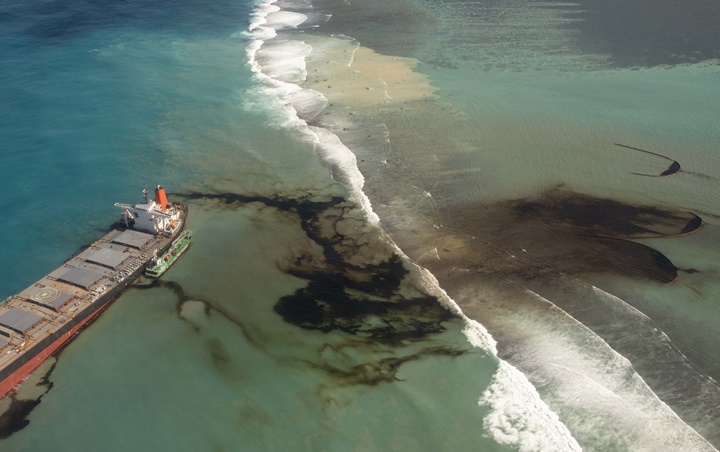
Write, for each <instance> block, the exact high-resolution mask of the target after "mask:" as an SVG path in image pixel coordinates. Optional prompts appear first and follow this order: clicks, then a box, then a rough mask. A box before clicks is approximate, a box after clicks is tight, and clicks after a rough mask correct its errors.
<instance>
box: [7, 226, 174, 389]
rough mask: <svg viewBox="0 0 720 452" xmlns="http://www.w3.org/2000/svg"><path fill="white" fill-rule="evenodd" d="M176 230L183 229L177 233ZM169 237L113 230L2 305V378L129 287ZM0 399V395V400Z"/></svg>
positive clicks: (168, 242)
mask: <svg viewBox="0 0 720 452" xmlns="http://www.w3.org/2000/svg"><path fill="white" fill-rule="evenodd" d="M178 229H182V227H179V228H178ZM176 235H177V234H173V236H172V237H166V236H163V235H157V236H155V235H151V234H147V233H143V232H139V231H134V230H130V229H127V230H122V229H114V230H112V231H110V232H109V233H107V234H106V235H105V236H104V237H102V238H101V239H100V240H98V241H96V242H95V243H93V244H92V245H90V246H89V247H87V248H86V249H84V250H83V251H81V252H80V253H78V254H77V255H76V256H74V257H72V258H71V259H69V260H68V261H66V262H65V263H64V264H63V265H61V266H60V267H58V268H57V269H55V270H54V271H52V272H51V273H50V274H48V275H47V276H45V277H43V278H42V279H40V280H39V281H37V282H36V283H34V284H33V285H31V286H30V287H28V288H26V289H25V290H23V291H22V292H20V293H18V294H17V295H14V296H12V297H9V298H7V299H6V300H5V302H3V303H0V372H2V371H3V370H5V369H6V368H8V366H11V365H12V364H13V362H15V361H18V360H21V358H22V356H23V355H25V354H31V355H35V354H37V353H38V352H39V350H34V347H35V346H37V345H38V344H39V343H40V342H42V340H43V339H45V338H47V337H48V336H50V335H52V334H54V333H55V332H56V330H59V329H60V328H62V327H63V326H64V325H66V324H68V323H70V322H72V321H73V319H74V318H75V317H76V316H78V315H81V314H83V313H85V314H89V312H84V311H85V310H91V309H93V310H96V309H97V304H96V305H95V306H93V303H94V302H96V301H97V300H99V299H100V298H101V297H103V295H105V294H107V293H108V292H112V291H113V289H116V288H117V286H119V285H127V284H128V283H129V281H127V280H128V279H129V278H131V277H132V276H133V274H135V275H137V272H136V270H138V268H140V267H144V266H145V265H146V264H147V263H148V261H149V260H150V259H151V258H152V257H153V254H154V253H155V252H159V250H161V249H163V248H164V247H167V246H168V245H169V244H170V242H171V241H172V240H174V238H175V237H176ZM108 301H109V300H108ZM0 396H1V395H0Z"/></svg>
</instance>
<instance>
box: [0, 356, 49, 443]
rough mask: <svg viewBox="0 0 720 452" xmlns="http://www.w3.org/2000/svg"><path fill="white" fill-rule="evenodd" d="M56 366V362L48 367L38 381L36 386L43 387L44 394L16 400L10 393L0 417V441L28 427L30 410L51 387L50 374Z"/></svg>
mask: <svg viewBox="0 0 720 452" xmlns="http://www.w3.org/2000/svg"><path fill="white" fill-rule="evenodd" d="M56 365H57V361H56V362H55V363H53V365H52V366H50V368H49V369H48V371H47V372H46V373H45V375H43V377H42V378H41V379H40V382H39V384H38V386H45V387H46V389H45V392H43V393H42V394H40V396H39V397H38V398H37V399H31V400H25V399H18V398H17V393H12V394H11V395H9V396H8V397H10V399H11V402H10V407H8V409H7V410H6V411H5V412H4V413H3V414H2V415H0V439H5V438H8V437H10V436H11V435H12V434H13V433H16V432H19V431H20V430H22V429H24V428H25V427H27V426H28V425H30V421H29V420H28V416H29V415H30V413H31V412H32V410H33V409H35V407H36V406H38V405H39V404H40V402H41V401H42V398H43V396H44V395H45V394H47V393H48V392H49V391H50V390H51V389H52V387H53V382H52V381H50V375H51V374H52V372H53V370H55V366H56Z"/></svg>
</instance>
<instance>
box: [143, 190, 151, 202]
mask: <svg viewBox="0 0 720 452" xmlns="http://www.w3.org/2000/svg"><path fill="white" fill-rule="evenodd" d="M142 194H143V197H144V198H145V204H149V203H150V201H148V191H147V187H145V188H143V191H142Z"/></svg>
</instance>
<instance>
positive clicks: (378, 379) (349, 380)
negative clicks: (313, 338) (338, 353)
mask: <svg viewBox="0 0 720 452" xmlns="http://www.w3.org/2000/svg"><path fill="white" fill-rule="evenodd" d="M466 353H467V352H466V351H464V350H457V349H453V348H449V347H429V348H427V349H425V350H423V352H421V353H414V354H411V355H408V356H403V357H392V358H383V359H380V360H378V361H377V362H374V363H362V364H358V365H356V366H353V367H351V368H349V369H339V368H337V367H333V366H329V365H322V366H317V365H315V366H314V367H316V368H319V369H321V370H323V371H325V372H327V373H328V374H330V375H332V376H333V377H335V378H336V379H337V380H339V381H340V382H341V384H342V385H346V386H351V385H366V386H375V385H378V384H380V383H392V382H393V381H402V380H401V379H399V378H397V376H396V375H397V372H398V370H399V369H400V366H402V365H403V364H405V363H407V362H410V361H417V360H419V359H422V358H424V357H427V356H448V357H451V358H455V357H458V356H462V355H464V354H466Z"/></svg>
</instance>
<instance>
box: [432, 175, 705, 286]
mask: <svg viewBox="0 0 720 452" xmlns="http://www.w3.org/2000/svg"><path fill="white" fill-rule="evenodd" d="M459 212H462V216H453V211H448V214H449V215H448V217H447V218H445V219H444V223H445V226H446V229H445V231H446V232H443V236H442V237H441V238H440V239H439V240H438V244H437V247H438V249H439V250H443V251H442V252H439V253H438V255H439V257H440V260H441V261H442V262H445V263H447V264H448V265H450V266H452V267H455V268H464V269H469V270H474V271H476V272H478V273H481V274H484V275H488V276H491V275H496V276H500V277H510V276H512V277H520V278H522V279H525V280H530V279H538V278H552V277H553V275H557V274H558V273H564V274H570V275H576V276H578V275H582V274H591V273H592V274H600V273H612V274H620V275H624V276H628V277H634V278H643V279H649V280H652V281H657V282H659V283H662V284H668V283H671V282H673V281H674V280H675V279H676V278H677V268H676V267H675V266H674V265H673V263H672V262H671V261H670V260H669V259H668V258H667V257H666V256H664V255H663V254H662V253H661V252H659V251H658V250H655V249H653V248H651V247H649V246H647V245H644V244H641V243H638V242H637V241H636V240H639V239H643V238H675V237H681V236H684V235H688V234H691V233H693V232H696V231H698V230H699V229H700V228H701V227H702V225H703V222H702V219H701V218H700V217H699V216H697V215H694V214H692V213H687V212H683V211H676V210H673V209H670V208H665V207H657V206H647V205H636V204H631V203H627V202H622V201H618V200H614V199H607V198H599V197H594V196H590V195H585V194H580V193H574V192H570V191H567V190H564V189H562V188H561V187H558V188H555V189H551V190H548V191H546V192H544V193H541V194H540V195H539V196H537V197H535V198H524V199H516V200H511V201H505V202H500V203H496V204H492V205H487V206H477V207H471V206H462V207H461V209H459ZM470 237H479V238H480V240H478V239H471V238H470Z"/></svg>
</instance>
